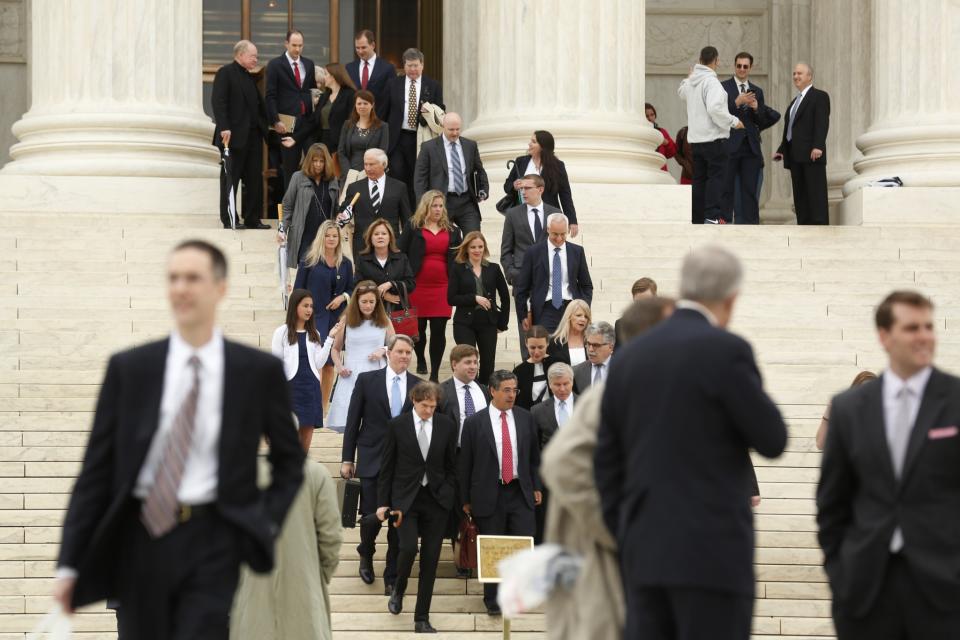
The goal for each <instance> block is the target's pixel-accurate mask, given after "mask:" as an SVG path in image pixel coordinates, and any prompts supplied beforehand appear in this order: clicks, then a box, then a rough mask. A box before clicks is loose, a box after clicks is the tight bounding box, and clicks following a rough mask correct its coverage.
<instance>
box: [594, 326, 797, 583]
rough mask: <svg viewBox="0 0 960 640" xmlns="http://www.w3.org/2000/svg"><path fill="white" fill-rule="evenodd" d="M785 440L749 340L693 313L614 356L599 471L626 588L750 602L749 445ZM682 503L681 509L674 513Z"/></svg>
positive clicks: (764, 449)
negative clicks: (715, 594) (682, 589)
mask: <svg viewBox="0 0 960 640" xmlns="http://www.w3.org/2000/svg"><path fill="white" fill-rule="evenodd" d="M786 443H787V428H786V425H785V424H784V422H783V418H782V417H781V416H780V411H779V410H778V409H777V406H776V405H775V404H774V403H773V401H772V400H771V399H770V398H769V396H767V394H766V393H765V392H764V390H763V384H762V382H761V379H760V373H759V371H758V370H757V365H756V362H755V361H754V358H753V351H752V349H751V348H750V345H749V344H748V343H747V342H746V341H745V340H743V339H742V338H740V337H738V336H736V335H734V334H732V333H730V332H728V331H726V330H724V329H721V328H719V327H714V326H713V325H711V324H710V322H709V321H708V320H707V318H706V317H705V316H704V315H702V314H701V313H699V312H698V311H694V310H692V309H678V310H677V311H676V312H675V313H674V314H673V315H672V316H671V317H670V318H668V319H667V320H665V321H664V322H662V323H660V324H659V325H657V326H656V327H654V328H653V329H651V330H650V331H648V332H647V333H645V334H643V335H641V336H639V337H637V338H634V339H633V340H631V341H630V342H628V343H627V344H626V345H624V346H623V348H622V349H621V350H620V351H619V352H617V355H616V356H615V357H614V358H613V361H612V363H611V365H610V372H609V376H608V377H607V381H606V384H605V387H604V394H603V404H602V407H601V423H600V431H599V434H598V440H597V448H596V452H595V455H594V474H595V476H596V480H597V489H598V491H599V493H600V501H601V506H602V508H603V516H604V520H605V522H606V524H607V526H608V528H609V529H610V531H612V532H613V533H614V535H615V536H616V538H617V540H618V544H619V545H620V548H621V549H626V548H629V549H631V550H632V551H631V553H630V554H629V556H628V558H627V559H626V560H625V561H624V565H623V576H624V579H625V582H626V585H627V587H628V588H629V587H631V586H634V585H638V584H645V585H651V586H652V585H689V586H696V587H702V588H706V589H713V590H717V591H723V592H727V593H736V594H741V595H752V594H753V593H754V587H755V581H754V575H753V549H754V534H753V510H752V508H751V506H750V497H751V493H752V491H753V487H752V481H751V479H752V475H751V469H752V466H751V464H750V454H749V449H750V448H754V449H756V450H757V451H758V452H759V453H760V454H761V455H763V456H766V457H768V458H773V457H776V456H778V455H780V454H781V453H782V452H783V450H784V447H785V446H786ZM677 505H683V508H681V509H678V508H677Z"/></svg>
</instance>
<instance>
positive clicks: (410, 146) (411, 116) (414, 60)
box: [377, 49, 445, 206]
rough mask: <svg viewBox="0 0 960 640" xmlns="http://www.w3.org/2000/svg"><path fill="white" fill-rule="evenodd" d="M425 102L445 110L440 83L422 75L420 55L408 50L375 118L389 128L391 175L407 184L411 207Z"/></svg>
mask: <svg viewBox="0 0 960 640" xmlns="http://www.w3.org/2000/svg"><path fill="white" fill-rule="evenodd" d="M424 102H429V103H430V104H433V105H436V106H438V107H440V108H441V109H445V107H444V105H443V89H441V87H440V83H438V82H437V81H436V80H432V79H430V78H428V77H427V76H425V75H423V53H421V52H420V51H419V50H417V49H407V50H406V51H404V52H403V75H402V76H396V77H394V78H392V79H391V80H390V81H389V82H388V83H387V86H386V88H385V89H384V91H383V100H378V101H377V115H379V116H380V119H381V120H383V121H384V122H386V123H387V124H389V125H390V148H389V149H387V155H389V156H390V165H391V168H390V173H391V174H392V175H393V177H395V178H396V179H397V180H400V181H401V182H403V183H404V184H405V185H407V189H408V191H409V196H408V197H409V199H410V203H411V206H415V205H416V202H415V201H414V193H413V172H414V168H415V166H416V162H417V127H419V126H420V125H423V126H427V123H426V121H425V120H424V119H423V116H422V115H421V111H422V110H423V109H424V107H423V103H424Z"/></svg>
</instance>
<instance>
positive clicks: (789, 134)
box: [787, 92, 803, 142]
mask: <svg viewBox="0 0 960 640" xmlns="http://www.w3.org/2000/svg"><path fill="white" fill-rule="evenodd" d="M802 97H803V93H802V92H801V93H798V94H797V99H796V100H794V101H793V108H792V109H790V122H788V123H787V142H790V141H791V140H793V121H794V120H796V119H797V109H799V108H800V99H801V98H802Z"/></svg>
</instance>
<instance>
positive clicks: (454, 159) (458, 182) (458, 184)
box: [450, 142, 467, 194]
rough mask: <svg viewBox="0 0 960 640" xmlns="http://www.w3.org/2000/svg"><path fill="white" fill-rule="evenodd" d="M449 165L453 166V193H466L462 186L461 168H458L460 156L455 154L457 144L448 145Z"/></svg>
mask: <svg viewBox="0 0 960 640" xmlns="http://www.w3.org/2000/svg"><path fill="white" fill-rule="evenodd" d="M450 164H451V165H452V166H453V192H454V193H456V194H461V193H463V192H464V191H466V190H467V189H466V187H464V186H463V167H462V166H460V154H459V153H457V143H456V142H451V143H450Z"/></svg>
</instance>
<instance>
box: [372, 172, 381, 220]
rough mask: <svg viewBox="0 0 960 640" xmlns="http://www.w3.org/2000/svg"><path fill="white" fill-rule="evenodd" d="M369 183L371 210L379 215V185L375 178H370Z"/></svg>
mask: <svg viewBox="0 0 960 640" xmlns="http://www.w3.org/2000/svg"><path fill="white" fill-rule="evenodd" d="M370 184H371V185H373V188H372V189H371V190H370V204H371V205H373V211H374V212H375V213H376V214H377V215H380V196H381V194H380V186H379V184H378V183H377V181H376V180H371V181H370Z"/></svg>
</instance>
